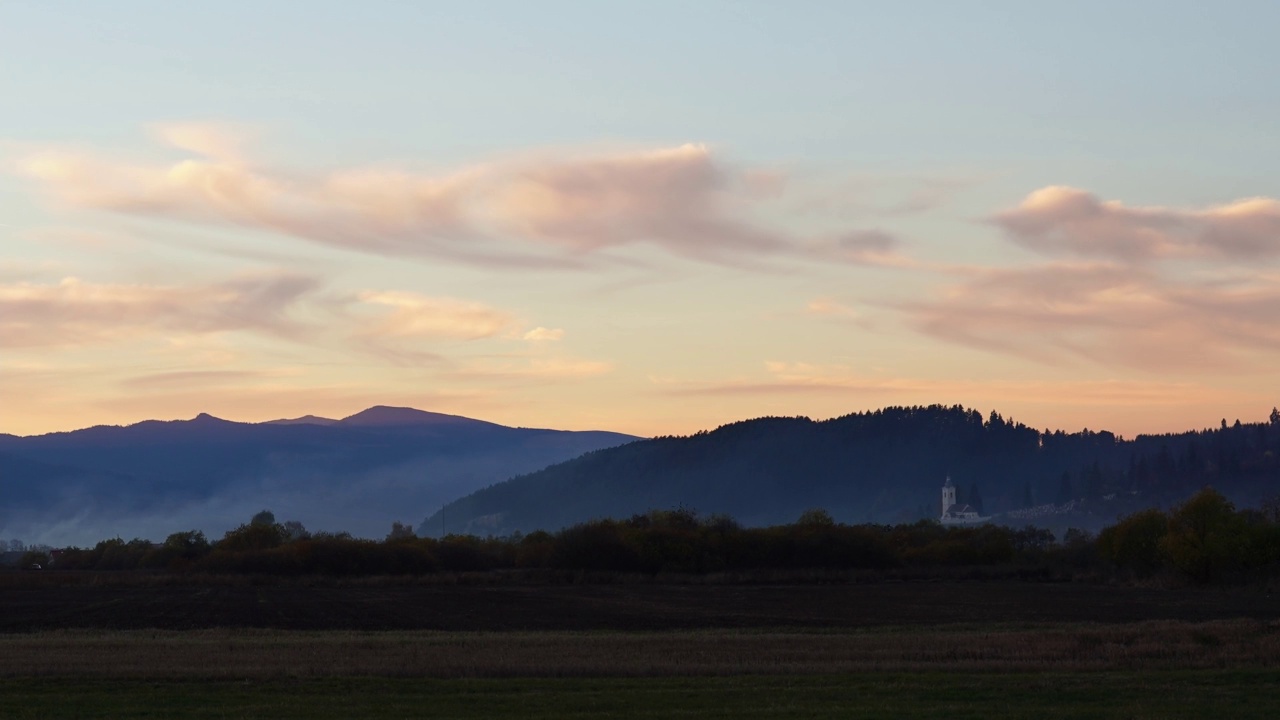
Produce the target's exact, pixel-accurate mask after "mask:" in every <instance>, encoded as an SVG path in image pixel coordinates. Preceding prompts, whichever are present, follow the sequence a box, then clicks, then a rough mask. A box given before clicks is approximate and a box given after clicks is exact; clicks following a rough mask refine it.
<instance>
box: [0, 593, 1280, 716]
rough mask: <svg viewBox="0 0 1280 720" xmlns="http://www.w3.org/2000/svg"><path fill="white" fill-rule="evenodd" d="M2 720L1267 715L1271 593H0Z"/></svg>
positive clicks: (1273, 620)
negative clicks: (49, 719) (0, 613)
mask: <svg viewBox="0 0 1280 720" xmlns="http://www.w3.org/2000/svg"><path fill="white" fill-rule="evenodd" d="M0 593H3V595H2V596H0V597H3V601H2V602H0V608H2V609H3V618H2V620H0V630H2V632H0V717H2V718H24V717H29V718H44V717H83V718H97V717H101V718H156V717H166V718H168V717H193V718H206V717H207V718H249V717H272V718H293V717H297V718H311V717H317V718H327V717H333V718H339V717H343V718H346V717H386V718H404V717H548V718H550V717H619V718H630V717H896V718H902V717H906V718H910V717H937V716H940V715H947V716H949V717H973V718H979V717H1032V716H1034V717H1050V718H1053V717H1062V718H1067V717H1124V718H1158V717H1159V718H1163V717H1188V718H1190V717H1203V716H1206V715H1208V714H1210V713H1213V714H1216V715H1218V716H1221V717H1274V716H1277V714H1280V693H1276V692H1275V691H1274V689H1273V688H1274V686H1275V685H1276V684H1280V603H1277V601H1276V599H1274V598H1273V597H1271V596H1269V595H1267V594H1266V593H1265V592H1263V591H1259V590H1252V589H1240V590H1233V591H1221V590H1214V591H1206V590H1194V589H1174V590H1162V589H1143V588H1131V587H1103V586H1089V585H1079V584H1047V583H1019V582H994V583H983V582H946V583H868V584H856V583H845V584H818V585H760V584H753V585H735V584H725V583H696V584H680V583H674V584H673V583H648V582H632V583H621V584H609V585H600V584H587V585H580V584H573V585H554V584H472V583H439V582H426V583H418V582H413V581H388V580H385V579H381V580H366V581H357V582H346V583H343V582H335V581H320V580H312V581H265V582H263V581H259V582H252V581H246V580H245V579H243V578H239V579H226V578H221V579H219V578H200V579H191V578H188V579H183V578H174V577H163V576H146V577H143V576H133V577H129V576H119V575H117V576H93V575H84V576H66V575H63V576H58V575H56V574H53V573H49V574H46V575H43V576H40V575H36V574H24V575H7V576H4V577H0Z"/></svg>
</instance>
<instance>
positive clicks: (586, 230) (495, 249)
mask: <svg viewBox="0 0 1280 720" xmlns="http://www.w3.org/2000/svg"><path fill="white" fill-rule="evenodd" d="M153 135H155V136H156V137H157V138H158V139H159V140H160V141H161V142H164V143H165V144H167V145H169V146H172V147H174V148H177V149H179V150H181V151H183V152H184V153H186V154H188V155H189V156H190V157H187V158H185V159H182V160H179V161H177V162H172V163H167V164H165V163H160V164H155V163H152V164H138V163H125V162H117V161H112V160H106V159H102V158H100V157H97V156H93V155H88V154H85V153H73V152H41V153H36V154H34V155H32V156H30V157H28V158H26V160H25V161H24V162H23V163H22V164H21V171H22V172H23V173H24V174H25V175H27V176H29V177H32V178H35V179H37V180H38V181H40V182H41V183H43V184H44V185H45V186H46V187H47V188H48V189H49V190H50V191H51V192H52V193H53V195H55V196H56V197H57V198H59V199H61V200H62V201H63V202H65V203H69V204H70V205H72V206H75V207H82V208H92V209H99V210H106V211H113V212H118V213H126V214H129V215H134V216H143V217H157V218H168V219H177V220H182V221H186V222H190V223H200V224H214V225H228V226H239V227H245V228H250V229H254V230H260V231H266V232H270V233H273V234H278V235H284V236H289V237H293V238H298V239H303V240H306V241H310V242H313V243H318V244H321V245H326V246H330V247H336V248H341V249H346V250H354V251H360V252H368V253H376V254H382V255H389V256H404V257H415V256H416V257H423V258H440V259H446V260H452V261H458V262H463V263H472V264H477V265H482V266H511V267H564V268H572V267H584V266H587V265H590V264H593V263H595V262H599V261H603V260H605V259H613V260H615V261H621V259H620V258H618V257H615V256H614V255H613V253H614V252H616V251H619V250H621V249H623V248H627V247H631V246H650V247H655V248H659V249H661V250H663V251H665V252H667V253H669V254H671V255H674V256H678V257H683V258H687V259H693V260H698V261H704V262H712V263H721V264H731V265H750V264H752V263H753V262H755V261H757V260H759V259H760V258H766V257H792V258H797V259H804V258H808V259H815V258H817V259H821V260H824V261H830V260H836V261H841V262H847V263H851V264H872V265H898V264H902V263H901V261H900V259H899V258H898V257H897V256H896V254H895V253H894V252H893V247H892V245H893V241H892V240H891V239H890V238H889V237H888V236H884V235H874V234H873V235H874V236H873V235H865V234H864V235H858V233H852V234H849V235H845V236H843V239H842V240H841V241H839V242H837V243H836V247H822V244H815V243H813V242H811V241H810V240H808V239H806V238H801V237H797V236H793V235H791V234H788V233H786V232H782V231H778V230H773V229H770V228H768V227H766V226H765V225H763V224H761V223H759V222H755V221H753V220H751V219H750V216H751V210H752V205H751V204H752V203H753V202H759V201H760V200H759V198H758V197H755V195H754V194H753V191H752V189H751V182H750V178H751V176H752V175H751V172H750V171H738V170H735V169H734V168H733V167H731V166H730V165H727V164H725V163H723V162H721V161H720V160H719V159H718V158H717V157H716V156H715V154H714V153H713V152H712V151H711V150H710V149H709V148H707V147H706V146H704V145H697V144H686V145H681V146H678V147H671V148H663V149H658V150H649V151H638V152H616V153H611V154H608V153H606V154H600V155H595V156H588V157H550V156H545V155H544V156H539V157H524V158H520V159H512V160H509V161H499V162H492V163H487V164H480V165H475V166H470V167H465V168H462V169H460V170H458V171H455V172H451V173H445V174H438V175H424V174H418V173H412V172H405V171H399V170H386V169H350V170H342V171H337V172H332V173H328V174H306V173H293V174H284V173H278V172H271V171H269V170H265V169H263V168H261V167H259V166H258V165H256V164H255V163H253V162H252V160H251V159H250V158H249V157H248V155H247V154H246V153H245V152H244V150H243V144H244V143H243V138H242V137H240V136H239V135H236V134H224V133H222V132H220V130H219V128H218V126H210V125H198V124H193V125H176V126H157V127H156V128H154V129H153Z"/></svg>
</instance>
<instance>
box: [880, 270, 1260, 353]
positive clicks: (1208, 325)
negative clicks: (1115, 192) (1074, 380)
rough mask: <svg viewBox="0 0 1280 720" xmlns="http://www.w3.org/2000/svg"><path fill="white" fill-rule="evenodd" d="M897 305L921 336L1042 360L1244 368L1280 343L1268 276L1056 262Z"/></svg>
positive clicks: (988, 274)
mask: <svg viewBox="0 0 1280 720" xmlns="http://www.w3.org/2000/svg"><path fill="white" fill-rule="evenodd" d="M898 307H899V309H901V310H903V311H904V312H906V313H907V314H908V316H909V317H910V318H911V321H912V323H913V324H914V325H915V326H916V327H917V328H918V329H919V330H920V331H922V332H924V333H925V334H927V335H930V336H933V337H936V338H940V339H943V340H948V341H951V342H956V343H959V344H963V345H967V346H969V347H973V348H977V349H981V350H988V351H996V352H1005V353H1010V354H1014V355H1018V356H1021V357H1026V358H1031V359H1035V360H1038V361H1042V362H1047V363H1064V362H1069V361H1074V360H1078V359H1081V358H1083V359H1086V360H1089V361H1092V362H1095V363H1098V364H1101V365H1127V366H1131V367H1134V368H1138V369H1143V370H1162V371H1178V370H1180V371H1196V370H1220V369H1222V368H1224V367H1233V368H1236V369H1245V368H1248V367H1250V366H1259V367H1260V365H1256V363H1257V362H1259V361H1258V360H1257V359H1256V356H1257V355H1258V354H1259V353H1261V354H1263V355H1266V354H1268V353H1272V354H1273V353H1274V352H1275V351H1276V350H1280V326H1277V325H1276V323H1275V318H1277V317H1280V280H1278V279H1277V278H1275V277H1269V276H1266V275H1255V276H1251V277H1243V278H1240V277H1236V278H1231V277H1226V278H1221V277H1220V278H1211V279H1201V280H1190V279H1178V278H1173V277H1170V276H1167V275H1165V274H1161V273H1158V272H1156V271H1155V270H1151V269H1145V270H1144V269H1138V268H1134V267H1131V266H1125V265H1118V264H1114V263H1094V264H1070V263H1055V264H1049V265H1039V266H1032V267H1026V268H1009V269H991V270H980V271H975V272H974V273H973V274H972V275H971V276H970V277H969V278H968V279H967V280H965V281H963V282H961V283H959V284H956V285H952V286H949V287H947V288H946V289H945V291H944V292H942V293H941V294H940V296H938V297H934V298H932V299H928V300H922V301H913V302H907V303H902V304H900V305H898ZM1250 358H1254V359H1253V360H1250ZM1266 364H1269V363H1266Z"/></svg>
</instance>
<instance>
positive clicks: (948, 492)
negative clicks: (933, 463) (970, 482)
mask: <svg viewBox="0 0 1280 720" xmlns="http://www.w3.org/2000/svg"><path fill="white" fill-rule="evenodd" d="M955 504H956V486H955V485H952V484H951V476H950V475H948V476H947V481H946V482H945V483H943V485H942V517H944V518H945V517H946V516H947V512H948V511H949V510H951V506H952V505H955Z"/></svg>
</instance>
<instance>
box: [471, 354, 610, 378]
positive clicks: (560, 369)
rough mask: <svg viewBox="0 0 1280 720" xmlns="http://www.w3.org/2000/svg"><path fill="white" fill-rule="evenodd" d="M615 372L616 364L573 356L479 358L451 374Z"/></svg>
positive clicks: (550, 375)
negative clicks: (614, 366)
mask: <svg viewBox="0 0 1280 720" xmlns="http://www.w3.org/2000/svg"><path fill="white" fill-rule="evenodd" d="M612 371H613V363H610V362H604V361H600V360H583V359H580V358H572V357H532V358H515V359H501V358H480V359H476V360H472V361H470V362H467V363H465V364H464V365H463V366H462V367H461V368H460V369H458V370H456V371H454V372H451V373H448V376H449V377H451V378H453V379H457V380H502V379H508V380H522V379H529V378H533V379H539V380H571V379H577V378H588V377H596V376H599V375H606V374H608V373H610V372H612Z"/></svg>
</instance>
